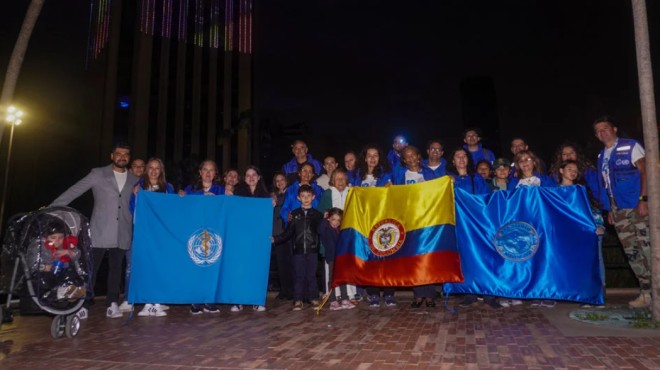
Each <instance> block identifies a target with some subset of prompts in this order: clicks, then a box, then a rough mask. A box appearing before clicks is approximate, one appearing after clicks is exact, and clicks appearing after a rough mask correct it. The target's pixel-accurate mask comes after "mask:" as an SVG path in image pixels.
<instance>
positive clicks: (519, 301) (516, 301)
mask: <svg viewBox="0 0 660 370" xmlns="http://www.w3.org/2000/svg"><path fill="white" fill-rule="evenodd" d="M521 304H523V301H521V300H520V299H512V300H511V305H512V306H520V305H521Z"/></svg>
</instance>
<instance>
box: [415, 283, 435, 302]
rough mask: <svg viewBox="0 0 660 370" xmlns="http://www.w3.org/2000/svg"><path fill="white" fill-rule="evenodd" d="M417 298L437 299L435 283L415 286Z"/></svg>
mask: <svg viewBox="0 0 660 370" xmlns="http://www.w3.org/2000/svg"><path fill="white" fill-rule="evenodd" d="M413 293H414V294H415V298H430V299H431V300H435V285H420V286H416V287H413Z"/></svg>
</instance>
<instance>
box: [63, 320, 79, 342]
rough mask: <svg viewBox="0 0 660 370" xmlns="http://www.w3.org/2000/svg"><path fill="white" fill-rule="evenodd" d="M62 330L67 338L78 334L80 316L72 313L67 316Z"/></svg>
mask: <svg viewBox="0 0 660 370" xmlns="http://www.w3.org/2000/svg"><path fill="white" fill-rule="evenodd" d="M64 332H65V334H66V337H67V338H73V337H75V336H76V335H78V332H80V318H79V317H78V315H76V314H73V315H69V316H67V318H66V327H65V328H64Z"/></svg>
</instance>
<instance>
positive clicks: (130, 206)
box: [128, 178, 174, 213]
mask: <svg viewBox="0 0 660 370" xmlns="http://www.w3.org/2000/svg"><path fill="white" fill-rule="evenodd" d="M142 183H143V181H142V178H140V180H138V182H137V184H135V185H138V186H139V187H140V188H139V190H138V194H140V192H141V191H147V190H144V189H143V188H142ZM165 194H174V187H173V186H172V184H170V183H169V182H168V183H166V184H165ZM135 198H136V194H134V193H131V199H130V200H129V201H128V209H130V210H131V213H135Z"/></svg>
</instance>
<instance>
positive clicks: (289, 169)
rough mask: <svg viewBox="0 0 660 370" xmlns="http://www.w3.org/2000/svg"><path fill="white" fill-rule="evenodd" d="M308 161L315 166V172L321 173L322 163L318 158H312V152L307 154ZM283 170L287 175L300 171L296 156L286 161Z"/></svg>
mask: <svg viewBox="0 0 660 370" xmlns="http://www.w3.org/2000/svg"><path fill="white" fill-rule="evenodd" d="M307 162H309V163H311V164H312V166H314V172H316V175H317V176H318V175H320V174H321V163H320V162H319V161H317V160H316V159H314V158H312V155H311V154H307ZM282 172H284V175H286V176H287V177H288V175H289V174H292V173H294V174H297V173H298V161H296V157H293V158H291V160H290V161H288V162H286V163H285V164H284V166H282Z"/></svg>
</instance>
